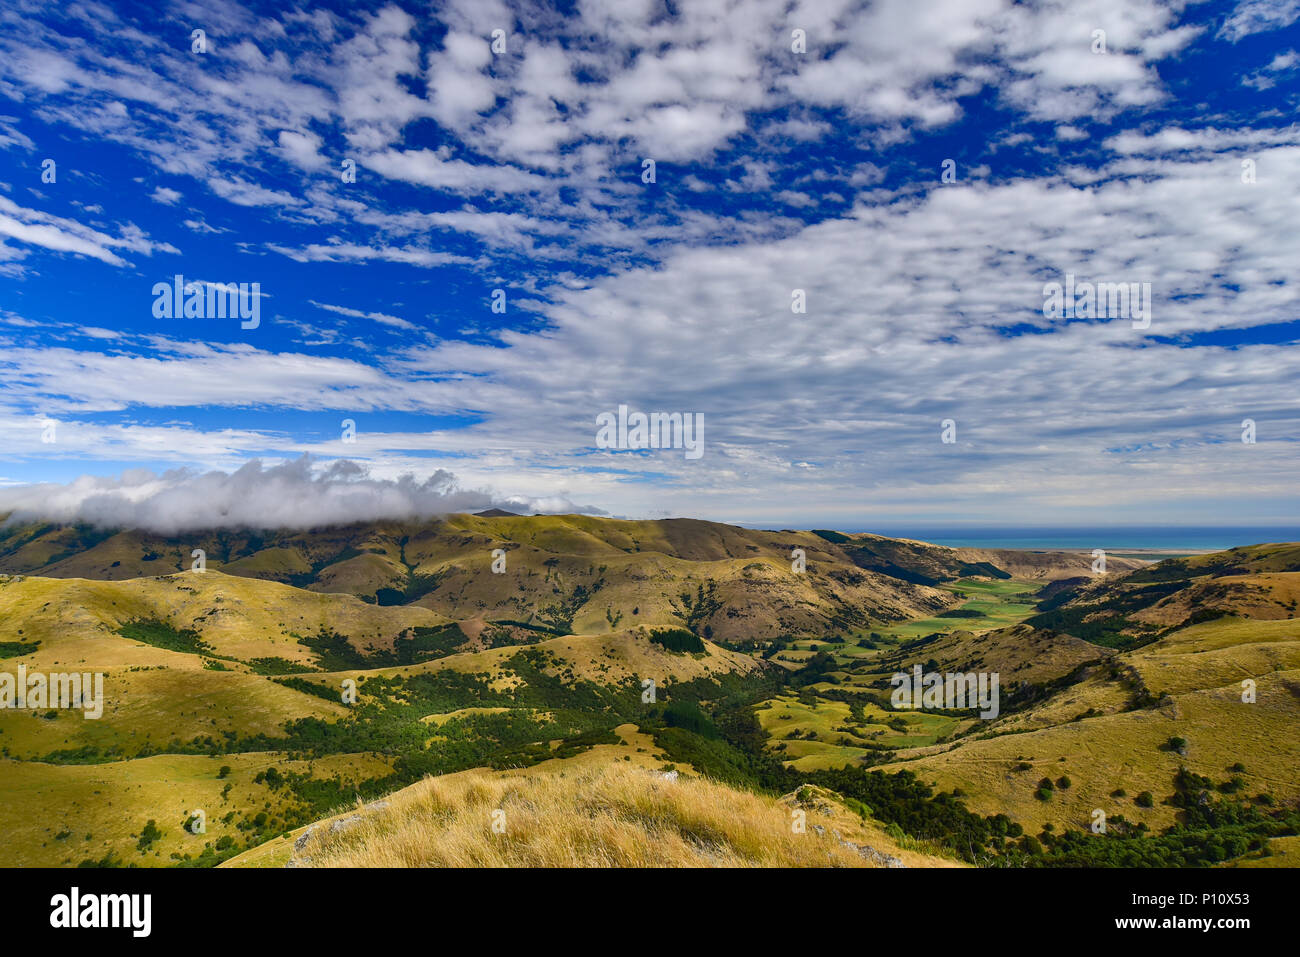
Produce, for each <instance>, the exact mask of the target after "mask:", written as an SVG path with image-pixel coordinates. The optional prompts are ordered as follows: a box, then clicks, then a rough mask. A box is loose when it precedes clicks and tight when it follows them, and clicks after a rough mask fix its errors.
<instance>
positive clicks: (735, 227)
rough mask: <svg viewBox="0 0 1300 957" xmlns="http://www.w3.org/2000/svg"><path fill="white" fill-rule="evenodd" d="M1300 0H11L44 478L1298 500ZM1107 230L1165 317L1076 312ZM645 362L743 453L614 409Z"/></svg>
mask: <svg viewBox="0 0 1300 957" xmlns="http://www.w3.org/2000/svg"><path fill="white" fill-rule="evenodd" d="M1298 20H1300V0H1243V2H1241V3H1238V4H1235V5H1234V4H1232V3H1185V4H1184V3H1151V2H1146V0H1091V2H1089V0H1084V2H1071V3H1064V2H1062V3H1010V2H1004V0H961V2H957V0H953V2H917V0H905V2H874V3H859V2H848V0H829V2H817V3H811V2H808V3H801V2H793V3H792V2H788V0H780V2H776V0H736V2H731V3H722V2H707V3H695V4H690V5H685V4H673V5H668V4H665V3H662V2H622V3H614V2H590V3H588V2H579V3H569V4H558V5H555V4H548V5H531V4H504V3H499V2H492V0H486V2H484V0H464V2H455V3H446V4H433V5H414V4H410V5H403V4H397V3H371V4H366V3H359V4H358V3H349V4H346V5H339V6H337V7H331V6H328V5H318V4H313V5H311V6H310V7H307V8H301V9H300V8H293V7H289V6H270V5H242V6H241V5H234V4H226V3H214V2H194V3H177V4H171V5H154V4H101V3H72V4H65V5H62V6H60V7H58V8H56V9H52V8H50V6H49V5H48V4H43V3H41V4H37V3H31V4H28V3H25V2H21V0H20V2H13V0H10V2H7V3H5V4H4V5H3V8H0V290H3V291H2V292H0V347H2V349H3V351H2V352H0V424H2V425H3V430H4V435H5V438H6V441H5V450H4V452H3V454H2V456H0V483H3V484H2V485H0V508H18V509H21V510H24V511H31V512H43V513H45V514H48V515H51V516H53V517H64V518H70V517H90V518H103V517H104V516H110V517H112V518H113V519H114V520H130V521H141V522H147V521H148V520H149V516H150V515H151V514H152V513H153V512H154V511H157V510H159V509H161V508H162V507H163V503H165V505H166V510H167V512H168V514H169V515H170V516H171V518H170V519H169V520H170V521H172V522H174V523H175V522H180V523H182V524H183V523H184V522H186V521H189V520H191V519H190V518H188V516H189V515H190V513H193V518H192V521H194V522H200V521H214V520H216V521H223V520H229V521H236V520H240V521H243V520H247V521H253V520H259V521H260V520H263V519H264V518H265V515H266V514H272V515H276V516H279V517H280V518H282V519H283V520H285V521H303V522H315V521H317V520H321V519H322V518H329V519H336V518H340V517H347V516H348V515H351V514H355V515H357V516H358V517H367V516H369V515H370V514H383V513H386V512H387V511H391V510H393V509H396V510H397V511H399V512H400V511H402V510H412V509H413V510H417V511H428V510H431V509H436V508H439V507H472V506H474V505H479V504H484V503H488V502H505V503H513V504H515V505H516V507H519V508H521V509H542V510H571V509H573V510H591V511H603V512H606V513H609V514H615V515H625V516H642V517H659V516H662V515H690V516H697V517H705V518H714V519H719V520H725V521H740V522H749V523H759V524H770V525H785V526H792V525H809V524H817V525H838V526H840V527H854V528H869V527H872V525H873V524H879V525H882V526H884V525H889V526H895V527H896V526H898V525H900V524H905V523H908V522H914V523H921V524H926V525H934V524H941V523H960V522H980V523H1005V524H1017V525H1021V524H1036V523H1042V524H1066V525H1071V524H1073V525H1078V524H1101V525H1115V524H1149V523H1153V522H1154V523H1171V524H1173V523H1186V524H1192V525H1213V524H1233V523H1240V524H1269V523H1279V524H1294V523H1295V522H1296V520H1297V509H1296V507H1295V489H1296V479H1295V473H1296V454H1295V453H1296V450H1297V444H1296V440H1297V434H1298V433H1297V425H1298V424H1300V416H1298V415H1297V410H1298V407H1300V406H1298V402H1300V400H1298V399H1297V395H1296V390H1295V383H1296V381H1297V376H1296V374H1295V373H1296V360H1295V354H1296V353H1295V351H1294V349H1293V348H1292V346H1293V343H1294V341H1295V340H1296V338H1297V329H1300V326H1297V319H1300V316H1297V309H1296V301H1297V296H1296V286H1297V282H1298V281H1300V276H1297V267H1298V264H1300V188H1298V187H1297V184H1300V125H1297V102H1298V99H1300V86H1298V84H1297V81H1298V80H1300V52H1298V51H1300V22H1297V21H1298ZM195 30H202V31H203V42H202V46H203V50H202V51H201V52H200V51H198V50H196V49H195V45H196V43H195V40H194V39H193V36H194V31H195ZM498 30H499V31H502V34H501V35H502V36H503V37H504V50H496V51H494V50H493V48H492V37H493V33H494V31H498ZM796 31H801V33H800V32H796ZM799 36H802V37H803V38H804V40H803V47H804V49H803V50H802V51H800V50H796V49H795V47H797V46H799V45H800V44H799V43H798V42H797V41H798V38H799ZM647 159H650V160H653V161H654V164H655V167H654V172H655V175H654V182H650V183H647V182H644V181H643V170H644V168H645V161H646V160H647ZM51 161H52V163H53V167H52V169H53V177H52V179H53V181H52V182H51V181H49V180H50V179H51V177H50V174H49V170H50V169H51V166H50V162H51ZM946 161H951V162H947V163H946ZM348 163H350V164H353V165H354V166H355V170H356V176H355V182H346V181H345V177H344V176H343V175H342V171H343V169H344V166H345V164H348ZM945 165H946V166H947V167H948V168H950V169H951V170H952V171H953V172H954V174H955V176H954V177H950V179H951V181H948V182H945V181H944V179H943V177H942V175H941V174H942V172H943V170H944V168H945ZM43 174H44V176H43ZM1067 273H1069V274H1073V275H1074V276H1075V277H1077V278H1078V279H1079V281H1090V282H1108V283H1126V284H1127V283H1138V284H1141V283H1150V284H1151V285H1150V288H1151V314H1150V323H1149V326H1146V327H1138V324H1136V323H1134V322H1132V321H1130V320H1129V319H1128V318H1127V317H1125V318H1117V317H1114V316H1105V317H1101V318H1085V319H1053V318H1048V317H1046V316H1045V315H1044V311H1043V302H1044V286H1045V284H1047V283H1050V282H1053V281H1057V282H1064V280H1065V276H1066V274H1067ZM177 274H180V275H183V276H185V277H186V279H189V280H196V281H202V282H222V283H224V282H234V283H259V284H260V290H261V293H262V298H261V299H260V300H259V307H260V323H259V325H258V326H257V327H256V328H252V329H244V328H241V326H240V323H239V322H238V321H237V320H230V319H216V318H212V319H201V318H188V319H187V318H158V317H155V315H154V311H153V303H154V296H153V293H152V289H153V286H154V284H155V283H157V282H167V281H170V280H171V278H172V277H173V276H174V275H177ZM497 289H499V290H502V291H503V292H504V295H505V304H506V305H505V311H504V313H502V312H494V311H493V309H492V295H493V290H497ZM794 290H803V293H804V296H805V297H806V302H807V309H806V312H804V313H794V312H792V310H791V302H792V293H793V291H794ZM620 404H624V405H627V406H629V408H631V409H633V410H644V411H646V412H650V411H662V412H683V413H687V412H689V413H698V414H701V415H703V417H704V421H705V423H706V427H705V452H704V454H703V455H702V456H701V457H700V458H698V459H687V458H686V457H685V456H684V455H683V454H682V451H681V450H680V449H675V450H674V449H667V450H640V451H638V450H618V449H603V448H599V447H598V445H597V442H596V417H597V416H598V415H599V414H601V413H602V412H606V411H614V410H616V409H617V408H618V406H619V405H620ZM344 419H350V420H352V421H353V422H355V427H356V435H355V441H344V440H343V438H342V427H341V423H342V422H343V420H344ZM1247 419H1249V420H1251V421H1253V422H1254V424H1255V426H1254V428H1255V439H1256V440H1255V442H1253V443H1244V442H1242V434H1243V422H1244V421H1245V420H1247ZM944 420H952V422H953V423H954V424H955V433H956V434H955V438H956V441H954V442H943V441H942V440H941V432H942V423H943V422H944ZM50 423H53V424H54V428H53V432H52V433H51V432H50V429H49V428H48V426H49V424H50ZM51 439H52V441H51ZM303 455H307V456H309V457H310V458H308V459H307V460H303V459H302V458H301V457H302V456H303ZM338 460H347V461H349V462H353V463H356V464H357V465H358V466H360V469H353V468H351V467H350V466H349V467H345V468H337V467H335V468H332V465H333V464H334V463H336V462H337V461H338ZM213 472H216V473H221V474H219V475H211V474H208V473H213ZM205 474H206V475H207V477H206V479H202V480H200V479H199V478H198V477H199V476H202V475H205ZM403 475H409V476H413V478H412V479H408V480H406V481H405V482H402V481H399V480H400V478H401V476H403ZM430 475H434V476H435V479H434V480H432V481H426V479H427V478H428V476H430ZM227 476H238V478H233V477H231V478H227ZM160 496H161V497H160ZM214 502H215V503H218V504H217V505H214V504H213V503H214ZM250 502H264V503H269V504H267V505H266V509H267V511H266V512H265V513H264V512H262V511H256V510H254V511H251V512H250V511H248V509H249V508H252V506H251V505H249V504H248V503H250ZM322 503H333V504H328V505H326V504H322ZM259 507H261V506H259ZM214 508H216V509H217V511H216V512H214V511H213V509H214ZM349 510H351V511H349Z"/></svg>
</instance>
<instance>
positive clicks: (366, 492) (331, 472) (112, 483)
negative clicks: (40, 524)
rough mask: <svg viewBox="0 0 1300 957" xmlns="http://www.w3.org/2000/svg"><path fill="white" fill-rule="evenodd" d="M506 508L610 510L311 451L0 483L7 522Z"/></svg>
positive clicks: (154, 526)
mask: <svg viewBox="0 0 1300 957" xmlns="http://www.w3.org/2000/svg"><path fill="white" fill-rule="evenodd" d="M486 508H504V509H507V510H510V511H516V512H521V513H532V512H538V511H541V512H582V513H586V514H604V513H603V512H600V510H599V509H592V508H583V507H581V506H577V505H574V504H572V503H570V502H568V501H567V500H565V499H562V498H554V497H552V498H538V499H533V498H525V497H519V496H514V497H507V498H501V497H498V496H496V495H494V494H493V493H492V492H490V491H487V490H484V489H462V488H460V487H459V485H458V483H457V479H456V476H455V475H453V474H452V473H451V472H448V471H446V470H445V469H439V470H437V471H436V472H434V473H433V474H431V475H429V476H427V477H426V478H424V479H419V478H417V477H416V476H414V475H409V474H408V475H402V476H400V477H398V478H396V479H382V478H372V477H371V476H370V474H369V472H368V471H367V470H366V468H365V467H364V466H362V465H359V464H357V463H356V462H351V461H348V460H338V461H335V462H331V463H330V464H329V465H319V464H317V463H315V462H313V461H312V459H311V458H310V457H309V456H306V455H304V456H302V457H301V458H298V459H294V460H292V461H289V462H284V463H282V464H279V465H272V466H270V467H266V466H264V465H263V464H262V462H261V461H260V460H257V459H254V460H252V461H250V462H248V463H247V464H245V465H244V466H242V467H241V468H239V469H237V470H235V471H234V472H221V471H211V472H205V473H198V472H194V471H191V470H188V469H174V470H171V471H167V472H164V473H163V474H161V475H159V474H157V473H154V472H152V471H149V470H148V469H130V470H128V471H125V472H123V473H122V475H121V476H120V477H118V478H105V477H97V476H90V475H86V476H82V477H81V478H78V479H76V480H74V481H72V482H69V483H67V484H54V483H41V484H36V485H24V486H16V487H13V488H7V489H3V490H0V512H9V513H10V515H9V518H8V522H9V523H14V522H22V521H33V520H37V519H43V520H48V521H60V522H74V521H76V522H88V523H90V524H92V525H98V526H100V527H106V528H139V529H144V530H147V531H152V532H158V533H160V534H165V535H170V534H175V533H177V532H181V531H186V530H189V529H199V528H202V529H207V528H268V529H269V528H309V527H313V526H318V525H342V524H347V523H350V522H365V521H379V520H412V519H424V518H431V517H434V516H438V515H444V514H447V513H449V512H465V511H476V510H480V509H486Z"/></svg>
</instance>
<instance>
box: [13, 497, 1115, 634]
mask: <svg viewBox="0 0 1300 957" xmlns="http://www.w3.org/2000/svg"><path fill="white" fill-rule="evenodd" d="M196 549H197V550H201V552H202V555H203V560H204V562H205V563H206V567H207V568H208V569H211V570H214V571H220V572H222V573H224V574H227V575H236V576H241V577H245V578H256V579H262V580H265V581H274V582H280V583H283V584H288V585H293V586H294V587H297V588H304V589H307V590H309V591H314V592H324V593H343V594H350V595H354V596H356V597H358V598H360V599H362V600H363V601H366V602H370V603H372V604H377V605H385V606H388V605H414V606H420V607H424V608H427V609H430V610H432V611H435V612H437V613H438V614H440V615H443V616H445V617H446V618H448V619H453V620H465V619H487V620H496V621H511V622H519V623H521V624H527V625H536V626H541V627H543V628H545V629H548V630H551V631H553V632H555V633H566V632H573V633H580V634H588V633H603V632H608V631H613V630H615V629H616V628H618V627H619V626H620V625H621V626H622V627H625V628H626V627H630V626H632V625H647V626H652V627H653V626H670V625H679V624H682V623H689V624H690V626H691V627H693V628H696V629H697V630H699V631H700V632H701V633H703V634H706V635H708V636H709V637H715V638H717V639H718V640H723V641H745V640H753V639H763V638H770V637H775V636H777V635H781V634H791V635H795V634H807V633H820V632H823V631H825V630H826V629H828V628H829V629H834V628H848V627H852V626H858V625H863V624H866V623H868V622H871V621H877V622H889V621H898V620H903V619H907V618H915V617H918V616H923V615H928V614H933V613H937V612H940V611H943V610H944V609H946V608H948V607H950V606H952V605H953V604H954V602H955V599H954V597H953V595H952V594H951V592H950V591H948V590H944V589H941V588H938V587H937V586H939V585H942V584H943V583H945V582H951V581H954V580H956V579H958V578H962V577H971V576H987V577H989V578H993V579H1005V578H1010V577H1013V576H1014V577H1018V578H1024V579H1030V580H1044V581H1050V580H1056V579H1064V578H1074V577H1078V576H1080V575H1085V574H1087V573H1088V569H1089V562H1090V559H1088V558H1087V557H1086V556H1083V555H1076V554H1069V553H1060V552H1058V553H1051V552H1020V551H1014V550H996V549H994V550H989V549H954V548H948V547H946V546H941V545H930V544H927V543H924V542H912V541H905V540H900V539H890V538H885V537H883V536H878V535H871V534H865V533H859V534H853V535H845V534H842V533H839V532H834V531H830V530H825V529H823V530H819V531H815V532H807V531H765V530H752V529H745V528H739V527H736V526H731V525H725V524H721V523H716V522H706V521H698V520H694V519H660V520H654V521H624V520H617V519H608V518H596V517H592V516H585V515H546V516H542V515H537V516H520V515H514V514H512V513H509V512H505V511H504V510H500V509H492V510H489V511H488V512H486V513H480V514H477V515H466V514H454V515H448V516H445V517H443V518H440V519H435V520H430V521H423V522H367V523H359V524H356V525H347V526H333V527H324V528H314V529H305V530H280V531H254V530H239V531H236V530H219V531H210V532H197V533H194V534H189V535H185V536H162V535H156V534H151V533H148V532H141V531H134V530H111V529H98V528H94V527H91V526H87V525H67V524H52V523H28V524H23V525H13V526H9V527H7V528H0V573H8V574H25V575H38V576H43V577H50V578H87V579H94V580H108V581H116V580H124V579H131V578H142V577H156V576H159V575H167V574H173V573H176V572H180V571H184V570H189V569H190V568H191V567H192V566H193V563H194V558H192V555H193V553H194V551H195V550H196ZM800 554H801V555H802V561H803V563H804V570H803V571H795V570H794V568H795V566H796V563H797V562H798V561H799V560H800ZM501 562H504V568H505V570H506V571H507V573H505V574H492V573H490V571H491V569H492V567H493V566H494V563H496V567H501V564H500V563H501ZM1140 565H1141V563H1140V562H1136V561H1130V560H1123V559H1115V560H1113V561H1112V567H1113V568H1115V569H1116V570H1120V571H1128V570H1133V569H1136V568H1138V567H1140Z"/></svg>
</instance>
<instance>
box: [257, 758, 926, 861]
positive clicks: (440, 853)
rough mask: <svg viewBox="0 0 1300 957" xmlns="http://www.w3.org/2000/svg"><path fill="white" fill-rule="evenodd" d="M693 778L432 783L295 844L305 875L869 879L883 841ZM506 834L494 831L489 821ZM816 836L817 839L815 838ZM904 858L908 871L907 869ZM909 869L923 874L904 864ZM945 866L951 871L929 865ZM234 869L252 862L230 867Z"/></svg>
mask: <svg viewBox="0 0 1300 957" xmlns="http://www.w3.org/2000/svg"><path fill="white" fill-rule="evenodd" d="M792 810H793V809H792V808H791V807H790V806H789V805H788V804H786V803H782V802H781V801H777V800H776V799H773V798H767V797H762V796H759V795H755V794H751V793H748V792H745V791H739V790H736V789H733V788H730V787H727V786H725V785H722V784H718V783H716V782H712V781H709V780H706V779H700V778H687V777H682V778H680V779H678V780H675V781H670V780H667V779H665V778H663V777H660V776H658V775H657V774H655V773H654V772H651V771H648V770H645V769H643V768H635V767H620V766H614V765H604V766H600V767H586V768H580V769H577V770H575V771H571V772H569V773H564V774H560V773H537V772H532V771H530V772H519V773H515V774H494V773H492V772H489V771H481V770H475V771H466V772H462V773H460V774H453V775H447V776H444V777H439V778H429V779H426V780H425V781H422V782H421V783H419V784H417V785H414V786H412V787H410V788H407V789H405V790H403V791H401V792H398V793H397V794H395V795H393V796H391V797H390V799H389V800H388V802H386V803H385V802H378V803H377V804H376V805H371V806H370V808H369V809H365V808H362V809H358V811H357V812H355V813H354V814H351V815H346V816H344V817H343V818H336V819H335V821H332V822H324V823H321V824H319V825H316V826H315V827H314V828H312V829H311V831H310V833H309V834H308V835H307V836H306V838H305V839H301V838H300V842H299V847H298V849H297V850H296V851H295V854H294V863H295V864H296V865H300V866H312V867H869V866H873V864H872V862H871V861H869V860H868V859H867V858H866V857H864V856H863V855H862V854H860V853H858V852H857V851H856V850H855V849H854V848H851V847H849V846H846V845H845V844H843V843H841V841H840V839H839V838H837V837H836V836H835V834H834V833H833V829H834V830H837V831H838V832H839V833H840V834H841V835H843V837H844V838H845V839H847V840H852V841H855V843H863V842H864V840H865V839H864V837H863V834H866V835H867V836H868V838H869V839H870V841H871V843H872V845H873V846H875V847H877V848H879V849H882V850H884V852H885V853H897V848H896V847H894V846H893V845H892V844H889V843H887V838H885V835H884V834H883V832H879V831H865V830H864V829H863V828H861V827H858V826H856V822H855V823H854V824H846V822H845V820H844V819H843V817H838V816H830V815H828V814H827V813H824V812H823V811H821V810H818V809H810V810H808V811H806V813H807V827H806V829H805V830H804V831H803V832H802V833H796V832H795V831H794V829H793V827H792ZM496 812H500V816H499V818H498V820H499V821H500V822H501V824H502V825H503V833H496V832H494V829H493V822H494V817H493V815H494V813H496ZM814 825H817V826H819V827H821V829H822V830H821V833H818V828H817V827H815V826H814ZM909 858H910V860H909ZM904 859H905V860H908V861H909V864H912V865H915V864H917V863H922V864H923V863H930V860H929V859H928V858H924V857H922V856H921V855H914V854H913V855H908V857H907V858H904ZM935 862H937V863H941V864H950V863H951V862H947V861H937V859H936V861H935ZM231 863H232V864H234V865H235V866H238V865H239V864H241V863H247V864H250V865H252V866H256V865H257V861H256V860H248V861H240V860H238V859H236V860H235V861H234V862H231Z"/></svg>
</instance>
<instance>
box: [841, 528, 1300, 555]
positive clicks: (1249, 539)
mask: <svg viewBox="0 0 1300 957" xmlns="http://www.w3.org/2000/svg"><path fill="white" fill-rule="evenodd" d="M841 531H849V529H841ZM855 531H862V532H871V533H873V534H875V535H887V536H889V537H890V538H915V539H919V540H921V541H923V542H933V543H935V544H936V545H949V546H952V547H953V548H1030V549H1043V550H1046V551H1056V550H1062V549H1066V550H1072V551H1073V550H1086V551H1091V550H1092V549H1094V548H1104V549H1105V550H1106V551H1108V552H1117V551H1126V550H1138V549H1158V550H1161V551H1184V550H1185V551H1188V552H1199V551H1222V550H1224V549H1228V548H1233V547H1235V546H1237V545H1258V544H1261V543H1263V542H1300V526H1294V525H1269V526H1222V527H1219V526H1168V525H1149V526H1143V525H1131V526H1113V527H1098V526H1088V527H1083V526H1059V527H1023V528H1017V527H1014V526H1011V527H1006V526H1001V527H991V528H985V527H973V526H965V527H962V526H951V525H949V526H924V525H909V526H885V527H881V526H873V527H871V528H861V529H855Z"/></svg>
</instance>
